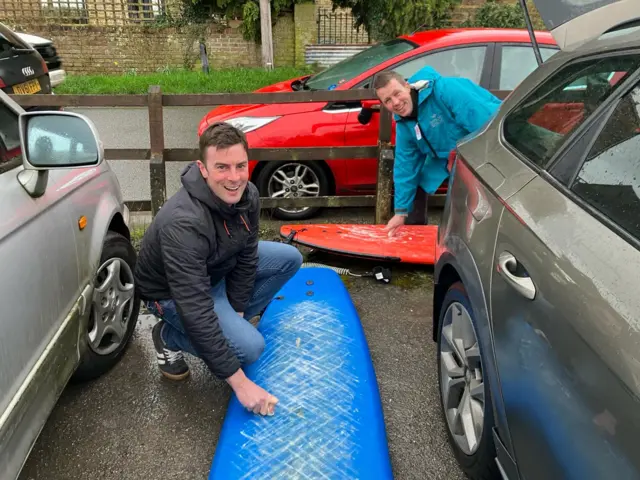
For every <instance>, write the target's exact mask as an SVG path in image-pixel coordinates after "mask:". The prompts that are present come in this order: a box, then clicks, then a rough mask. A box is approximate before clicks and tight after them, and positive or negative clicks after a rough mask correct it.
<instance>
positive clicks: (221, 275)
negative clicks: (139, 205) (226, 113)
mask: <svg viewBox="0 0 640 480" xmlns="http://www.w3.org/2000/svg"><path fill="white" fill-rule="evenodd" d="M200 158H201V159H202V160H198V161H196V162H194V163H192V164H191V165H189V166H188V167H187V168H186V169H185V170H184V171H183V173H182V188H181V189H180V190H179V191H178V192H177V193H176V194H175V195H174V196H173V197H171V198H170V199H169V200H168V201H167V202H166V203H165V204H164V205H163V206H162V208H161V209H160V211H159V212H158V214H157V215H156V217H155V218H154V220H153V222H152V223H151V225H150V226H149V228H148V230H147V231H146V233H145V235H144V238H143V240H142V246H141V250H140V254H139V256H138V262H137V265H136V269H135V277H136V283H137V288H138V289H139V291H140V294H141V296H142V299H143V301H144V302H145V304H146V306H147V308H148V309H149V310H150V311H151V312H152V313H153V314H154V315H156V316H157V317H158V318H160V319H161V320H160V321H159V322H158V323H157V324H156V325H155V326H154V327H153V331H152V337H153V342H154V345H155V348H156V353H157V360H158V364H159V367H160V370H161V371H162V373H163V374H164V375H165V376H166V377H168V378H171V379H174V380H181V379H183V378H186V377H187V376H188V375H189V367H188V366H187V363H186V362H185V360H184V357H183V354H182V352H188V353H190V354H192V355H195V356H197V357H200V358H201V359H202V360H203V361H204V362H205V363H206V364H207V366H208V367H209V369H210V370H211V371H212V372H213V374H214V375H216V376H217V377H218V378H220V379H224V380H226V381H227V383H228V384H229V385H230V386H231V388H233V390H234V391H235V393H236V395H237V397H238V400H239V401H240V403H242V405H243V406H244V407H245V408H247V409H249V410H251V411H253V412H254V413H259V414H262V415H265V414H273V411H274V408H275V405H276V403H277V402H278V399H277V398H276V397H275V396H274V395H271V394H270V393H268V392H266V391H265V390H264V389H263V388H261V387H259V386H258V385H256V384H255V383H253V382H252V381H251V380H249V379H248V378H247V377H246V376H245V374H244V372H243V371H242V366H243V365H247V364H249V363H252V362H255V361H256V360H257V359H258V358H259V357H260V355H261V354H262V351H263V350H264V339H263V337H262V335H261V334H260V332H258V330H257V329H256V328H255V327H254V326H253V325H252V324H251V323H250V322H249V321H248V319H251V318H252V317H254V316H255V315H258V314H260V313H261V312H262V311H263V310H264V308H265V307H266V305H267V304H268V303H269V302H270V301H271V299H272V298H273V296H274V295H275V294H276V293H277V292H278V290H280V288H281V287H282V286H283V285H284V284H285V283H286V282H287V281H288V280H289V279H290V278H291V277H292V276H293V275H294V274H295V273H296V272H297V271H298V269H299V268H300V265H301V263H302V256H301V254H300V252H299V251H298V250H297V249H296V248H295V247H292V246H290V245H286V244H283V243H276V242H263V241H258V230H259V229H258V226H259V219H260V198H259V194H258V190H257V189H256V187H255V186H254V185H253V184H252V183H250V182H249V165H248V163H249V162H248V146H247V141H246V138H245V135H244V133H242V132H241V131H240V130H238V129H236V128H235V127H233V126H231V125H228V124H226V123H217V124H214V125H211V126H210V127H209V128H208V129H207V130H206V131H205V132H204V133H203V134H202V136H201V137H200Z"/></svg>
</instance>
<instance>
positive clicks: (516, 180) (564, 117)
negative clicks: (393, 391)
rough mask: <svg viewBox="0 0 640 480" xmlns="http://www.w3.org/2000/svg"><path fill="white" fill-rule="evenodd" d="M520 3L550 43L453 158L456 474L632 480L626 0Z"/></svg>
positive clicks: (634, 394)
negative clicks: (550, 52)
mask: <svg viewBox="0 0 640 480" xmlns="http://www.w3.org/2000/svg"><path fill="white" fill-rule="evenodd" d="M534 3H535V4H536V6H537V7H538V11H539V12H540V14H541V16H542V17H543V19H544V20H545V22H546V23H547V25H548V26H549V27H550V29H552V33H553V34H554V37H556V39H557V41H558V44H559V45H560V47H561V48H562V49H563V51H561V52H559V53H557V54H555V55H554V56H552V57H551V58H550V59H548V60H547V61H546V62H544V64H542V65H541V66H540V67H539V68H538V69H537V70H535V71H534V72H533V73H532V74H531V75H529V76H528V77H527V78H526V79H525V80H524V81H523V82H522V83H521V84H520V85H519V86H518V87H517V88H516V89H515V90H514V91H513V92H512V94H511V95H510V96H509V97H508V98H507V99H506V100H505V101H504V103H503V105H502V106H501V108H500V109H499V111H498V112H497V113H496V114H495V116H494V117H493V118H492V119H490V121H489V122H488V123H487V125H485V126H484V127H483V128H482V129H480V131H478V132H474V133H473V134H472V135H470V136H468V137H467V138H464V139H463V140H462V141H460V142H459V144H458V146H457V151H456V157H455V161H454V162H453V166H452V175H451V179H450V187H449V192H448V196H447V200H446V206H445V210H444V213H443V219H442V222H441V227H440V231H439V238H438V243H437V255H438V260H437V263H436V266H435V270H434V272H435V285H436V286H435V294H434V305H433V308H434V312H433V318H434V329H433V339H434V341H435V342H437V352H438V354H437V361H438V376H439V386H440V393H441V395H440V396H441V407H442V411H443V414H444V418H445V422H446V425H447V428H448V435H449V443H450V444H451V447H452V449H453V451H454V453H455V455H456V458H457V460H458V462H459V464H460V465H461V466H462V468H463V470H464V471H465V472H466V473H467V475H468V476H469V478H472V479H488V478H508V479H510V480H511V479H528V480H532V479H545V480H546V479H554V480H555V479H589V480H600V479H602V480H605V479H607V480H608V479H638V478H640V443H639V441H638V438H640V251H639V249H640V21H638V20H639V19H640V2H638V1H637V0H633V2H631V1H613V0H592V1H590V2H589V1H585V0H580V1H578V0H554V1H553V2H551V1H549V0H547V1H543V0H536V1H535V2H534ZM550 6H551V7H552V8H549V7H550Z"/></svg>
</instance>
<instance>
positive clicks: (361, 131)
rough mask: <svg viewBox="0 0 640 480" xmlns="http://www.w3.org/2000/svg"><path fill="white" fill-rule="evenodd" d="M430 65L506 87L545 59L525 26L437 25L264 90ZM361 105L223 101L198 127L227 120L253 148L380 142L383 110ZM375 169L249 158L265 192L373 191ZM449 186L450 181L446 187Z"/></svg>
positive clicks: (355, 83)
mask: <svg viewBox="0 0 640 480" xmlns="http://www.w3.org/2000/svg"><path fill="white" fill-rule="evenodd" d="M536 39H537V41H538V43H539V46H540V50H541V55H542V59H543V60H546V59H548V58H549V57H550V56H552V55H553V54H555V53H556V52H558V51H559V49H558V47H557V45H556V43H555V41H554V40H553V37H552V36H551V34H550V33H547V32H536ZM425 65H430V66H432V67H434V68H435V69H436V70H437V71H438V72H439V73H440V74H441V75H444V76H457V77H466V78H469V79H470V80H472V81H474V82H476V83H477V84H479V85H481V86H483V87H485V88H487V89H490V90H507V91H510V90H513V88H515V86H516V85H518V83H520V81H521V80H523V79H524V78H525V77H526V76H527V75H529V74H530V73H531V72H532V71H533V70H535V69H536V68H537V66H538V65H537V62H536V59H535V55H534V52H533V47H532V45H531V39H530V37H529V33H528V32H527V31H526V30H510V29H484V28H481V29H478V28H475V29H448V30H431V31H427V32H419V33H415V34H413V35H406V36H401V37H399V38H397V39H394V40H391V41H388V42H384V43H379V44H376V45H373V46H371V47H369V48H367V49H366V50H364V51H362V52H360V53H358V54H356V55H354V56H352V57H350V58H348V59H346V60H344V61H342V62H340V63H337V64H336V65H334V66H332V67H330V68H328V69H326V70H323V71H322V72H320V73H317V74H315V75H311V76H304V77H300V78H295V79H292V80H287V81H285V82H281V83H277V84H275V85H270V86H268V87H264V88H262V89H260V90H257V91H258V92H293V91H305V90H306V91H310V90H333V89H335V90H347V89H355V88H370V86H371V84H372V80H373V77H374V75H375V74H376V73H378V72H380V71H382V70H386V69H393V70H395V71H397V72H399V73H401V74H402V75H403V76H404V77H405V78H409V77H410V76H411V75H413V74H414V73H415V72H417V71H418V70H419V69H420V68H422V67H423V66H425ZM361 110H362V103H361V102H360V101H354V102H339V103H338V102H313V103H284V104H269V105H264V104H262V105H227V106H220V107H216V108H214V109H213V110H211V111H210V112H209V113H208V114H207V115H206V116H205V117H204V118H203V119H202V121H201V123H200V126H199V129H198V135H200V134H201V133H202V132H203V131H204V129H205V128H206V127H207V126H208V125H210V124H211V123H213V122H218V121H226V122H229V123H231V124H233V125H235V126H237V127H239V128H241V129H242V130H243V131H244V132H245V133H246V134H247V139H248V141H249V144H250V145H251V147H252V148H282V147H341V146H349V147H355V146H376V145H377V143H378V128H379V120H378V116H379V114H378V113H374V116H373V118H372V119H371V121H370V122H369V123H367V124H366V125H362V124H361V123H360V122H359V121H358V115H359V113H360V111H361ZM394 141H395V126H394V127H393V135H392V142H394ZM376 177H377V158H365V159H357V160H346V159H335V160H323V159H318V160H317V161H314V162H307V161H304V162H295V161H282V162H280V161H268V162H257V161H251V162H250V178H251V181H252V182H253V183H254V184H255V185H256V186H257V187H258V189H259V190H260V194H261V196H263V197H290V196H325V195H363V194H373V193H375V190H376ZM445 192H446V184H443V186H442V187H441V188H440V193H445ZM318 210H319V209H318V208H311V207H308V208H301V209H285V208H278V209H275V212H274V214H275V216H276V217H278V218H282V219H287V220H300V219H304V218H309V217H312V216H313V215H315V214H316V213H317V211H318Z"/></svg>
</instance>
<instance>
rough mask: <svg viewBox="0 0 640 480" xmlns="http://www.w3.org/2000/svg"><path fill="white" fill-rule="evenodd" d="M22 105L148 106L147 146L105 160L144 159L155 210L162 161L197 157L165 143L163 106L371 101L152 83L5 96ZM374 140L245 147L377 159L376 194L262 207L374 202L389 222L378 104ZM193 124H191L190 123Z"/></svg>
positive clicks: (385, 142) (288, 156)
mask: <svg viewBox="0 0 640 480" xmlns="http://www.w3.org/2000/svg"><path fill="white" fill-rule="evenodd" d="M10 97H11V98H12V99H13V100H14V101H16V102H17V103H18V104H19V105H21V106H22V107H147V108H148V110H149V136H150V138H149V140H150V142H149V143H150V148H148V149H147V148H141V149H130V148H127V149H121V148H117V149H114V148H106V149H105V158H106V159H107V160H148V161H149V162H150V164H149V167H150V168H149V177H150V178H149V182H150V190H151V211H152V214H153V215H155V214H156V213H157V212H158V210H159V209H160V207H161V206H162V205H163V203H164V202H165V201H166V185H167V182H166V169H165V166H166V162H189V161H193V160H195V159H197V158H198V156H199V153H198V149H197V148H170V149H168V148H165V146H164V124H163V115H162V109H163V107H165V106H166V107H169V106H171V107H175V106H185V107H186V106H206V105H211V106H212V107H213V106H215V105H253V104H274V103H309V102H345V101H359V100H372V99H375V98H376V97H375V95H374V93H373V92H372V91H371V90H365V89H362V90H347V91H309V92H291V93H289V92H284V93H233V94H226V93H220V94H218V93H215V94H194V95H184V94H163V93H162V91H161V89H160V87H159V86H157V85H151V86H150V87H149V92H148V94H147V95H10ZM379 118H380V135H379V141H378V145H376V146H369V147H317V148H288V147H287V148H250V149H249V158H250V159H251V160H258V161H269V160H295V161H313V160H323V159H324V160H331V159H337V158H343V159H360V158H373V157H377V158H378V159H379V163H378V186H377V191H376V195H354V196H318V197H296V198H267V197H261V203H262V208H274V207H285V208H300V207H365V206H366V207H370V206H375V212H376V214H375V217H376V222H377V223H385V222H386V221H388V219H389V217H390V212H391V187H392V169H393V168H392V166H393V147H392V146H391V115H390V113H389V112H387V111H386V110H385V109H382V111H381V113H380V115H379ZM196 127H197V126H196V125H194V128H196Z"/></svg>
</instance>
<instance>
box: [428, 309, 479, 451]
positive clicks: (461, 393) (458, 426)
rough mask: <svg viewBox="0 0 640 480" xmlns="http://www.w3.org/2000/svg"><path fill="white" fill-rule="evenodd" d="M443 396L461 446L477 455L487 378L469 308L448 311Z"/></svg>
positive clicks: (442, 341) (442, 355)
mask: <svg viewBox="0 0 640 480" xmlns="http://www.w3.org/2000/svg"><path fill="white" fill-rule="evenodd" d="M439 348H440V378H441V386H440V395H441V396H442V405H443V406H444V411H445V416H446V418H447V423H448V426H449V430H450V431H451V434H452V436H453V438H454V439H455V441H456V443H457V445H458V446H459V447H460V449H461V450H462V451H463V452H464V453H465V454H467V455H473V454H474V453H475V451H476V450H477V448H478V445H479V444H480V439H481V438H482V429H483V425H484V406H485V402H484V378H483V376H482V362H481V359H480V350H479V347H478V338H477V335H476V332H475V328H474V326H473V323H472V321H471V316H470V315H469V312H468V311H467V308H466V307H465V306H464V305H462V304H461V303H458V302H454V303H452V304H451V305H450V306H449V308H448V309H447V311H446V313H445V316H444V321H443V325H442V334H441V338H440V345H439Z"/></svg>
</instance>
